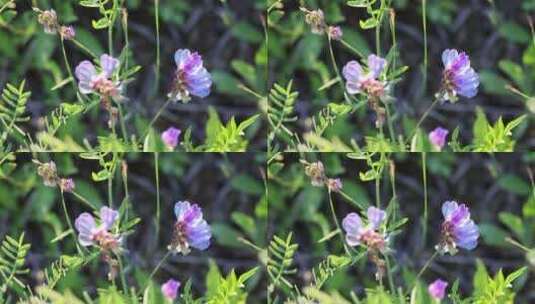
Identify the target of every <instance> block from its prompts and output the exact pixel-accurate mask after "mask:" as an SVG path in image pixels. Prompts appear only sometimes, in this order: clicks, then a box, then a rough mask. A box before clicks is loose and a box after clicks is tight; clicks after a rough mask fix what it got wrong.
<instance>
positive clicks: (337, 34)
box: [328, 26, 344, 40]
mask: <svg viewBox="0 0 535 304" xmlns="http://www.w3.org/2000/svg"><path fill="white" fill-rule="evenodd" d="M328 33H329V37H331V39H332V40H340V39H342V35H343V34H344V33H343V32H342V29H341V28H340V27H339V26H329V32H328Z"/></svg>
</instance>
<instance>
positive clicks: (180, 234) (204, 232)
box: [168, 201, 212, 255]
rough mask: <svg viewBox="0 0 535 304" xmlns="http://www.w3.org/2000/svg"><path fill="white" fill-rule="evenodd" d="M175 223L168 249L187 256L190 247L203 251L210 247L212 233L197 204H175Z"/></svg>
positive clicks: (183, 202)
mask: <svg viewBox="0 0 535 304" xmlns="http://www.w3.org/2000/svg"><path fill="white" fill-rule="evenodd" d="M175 215H176V219H177V221H176V222H175V226H174V229H173V237H172V240H171V244H170V245H169V246H168V249H169V250H171V251H173V252H176V253H182V254H183V255H187V254H189V252H190V247H193V248H196V249H199V250H205V249H207V248H208V247H209V246H210V238H211V237H212V231H211V229H210V226H209V225H208V223H207V222H206V220H204V219H203V214H202V210H201V208H200V207H199V206H198V205H197V204H191V203H190V202H188V201H180V202H177V203H176V204H175Z"/></svg>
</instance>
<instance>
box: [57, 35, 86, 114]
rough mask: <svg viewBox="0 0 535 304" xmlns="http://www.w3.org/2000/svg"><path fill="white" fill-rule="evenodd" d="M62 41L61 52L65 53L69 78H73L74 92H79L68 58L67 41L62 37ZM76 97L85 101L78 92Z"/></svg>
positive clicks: (64, 59) (64, 57) (64, 58)
mask: <svg viewBox="0 0 535 304" xmlns="http://www.w3.org/2000/svg"><path fill="white" fill-rule="evenodd" d="M59 40H60V41H61V52H62V53H63V61H64V62H65V68H66V69H67V73H68V74H69V78H71V83H72V88H73V89H74V92H75V94H76V92H78V87H77V86H76V81H74V76H73V73H72V70H71V65H70V64H69V59H68V58H67V52H66V51H65V41H64V40H63V38H62V37H60V39H59ZM76 97H77V98H78V101H80V102H82V103H83V100H81V98H80V97H79V95H78V94H76Z"/></svg>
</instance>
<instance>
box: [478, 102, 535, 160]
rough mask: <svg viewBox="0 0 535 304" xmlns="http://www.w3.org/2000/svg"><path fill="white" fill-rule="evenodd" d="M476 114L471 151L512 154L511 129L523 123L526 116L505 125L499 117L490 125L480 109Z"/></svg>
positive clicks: (513, 142) (513, 143)
mask: <svg viewBox="0 0 535 304" xmlns="http://www.w3.org/2000/svg"><path fill="white" fill-rule="evenodd" d="M476 114H477V118H476V121H475V123H474V128H473V133H474V140H473V143H472V145H473V150H474V151H475V152H512V151H513V150H514V147H515V140H513V133H512V132H513V129H515V128H516V127H517V126H518V125H520V124H521V123H522V122H523V121H524V119H525V118H526V115H522V116H520V117H517V118H515V119H514V120H512V121H510V122H509V123H507V124H504V122H503V120H502V118H501V117H500V118H498V120H497V121H496V123H495V124H494V125H491V124H490V123H489V122H488V120H487V118H486V116H485V113H484V112H483V111H482V110H481V109H480V108H478V109H477V110H476Z"/></svg>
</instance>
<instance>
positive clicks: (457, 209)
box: [436, 201, 479, 255]
mask: <svg viewBox="0 0 535 304" xmlns="http://www.w3.org/2000/svg"><path fill="white" fill-rule="evenodd" d="M442 214H443V215H444V222H443V223H442V227H441V236H442V239H441V242H440V243H439V244H438V245H437V247H436V248H437V250H438V251H439V252H440V253H442V254H444V253H446V252H448V253H450V254H451V255H454V254H456V253H457V247H461V248H464V249H467V250H472V249H474V248H476V246H477V239H478V238H479V229H478V227H477V225H476V224H475V223H474V221H473V220H471V219H470V210H468V207H466V205H465V204H462V205H460V206H459V205H458V204H457V202H454V201H448V202H445V203H444V204H443V205H442Z"/></svg>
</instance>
